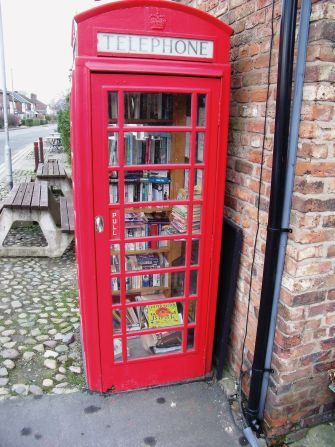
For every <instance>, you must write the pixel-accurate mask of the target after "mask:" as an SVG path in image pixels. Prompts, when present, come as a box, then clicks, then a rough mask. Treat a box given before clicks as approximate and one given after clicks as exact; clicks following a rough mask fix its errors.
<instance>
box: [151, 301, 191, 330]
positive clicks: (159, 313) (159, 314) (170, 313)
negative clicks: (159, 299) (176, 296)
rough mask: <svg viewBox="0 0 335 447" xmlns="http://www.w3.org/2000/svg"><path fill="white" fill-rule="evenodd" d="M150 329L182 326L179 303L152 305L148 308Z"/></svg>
mask: <svg viewBox="0 0 335 447" xmlns="http://www.w3.org/2000/svg"><path fill="white" fill-rule="evenodd" d="M146 311H147V319H148V326H149V328H161V327H169V326H178V325H179V324H182V322H181V319H180V315H179V313H178V308H177V303H162V304H150V305H147V306H146Z"/></svg>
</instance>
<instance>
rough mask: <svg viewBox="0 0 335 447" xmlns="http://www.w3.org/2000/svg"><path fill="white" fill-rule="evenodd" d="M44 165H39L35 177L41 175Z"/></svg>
mask: <svg viewBox="0 0 335 447" xmlns="http://www.w3.org/2000/svg"><path fill="white" fill-rule="evenodd" d="M43 166H44V163H39V164H38V168H37V171H36V175H42V172H43Z"/></svg>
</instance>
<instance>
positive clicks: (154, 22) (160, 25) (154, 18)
mask: <svg viewBox="0 0 335 447" xmlns="http://www.w3.org/2000/svg"><path fill="white" fill-rule="evenodd" d="M166 22H167V19H166V17H165V16H163V15H161V14H159V13H158V12H156V13H155V14H152V15H151V16H150V18H149V23H150V27H151V29H159V30H163V29H164V28H165V25H166Z"/></svg>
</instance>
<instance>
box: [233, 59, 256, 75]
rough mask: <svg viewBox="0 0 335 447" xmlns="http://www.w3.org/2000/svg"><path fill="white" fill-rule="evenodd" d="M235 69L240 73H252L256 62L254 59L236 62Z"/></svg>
mask: <svg viewBox="0 0 335 447" xmlns="http://www.w3.org/2000/svg"><path fill="white" fill-rule="evenodd" d="M233 68H234V70H236V71H238V72H239V73H245V72H246V71H250V70H252V69H253V68H254V62H253V60H252V59H244V60H241V61H238V62H236V63H235V64H234V66H233Z"/></svg>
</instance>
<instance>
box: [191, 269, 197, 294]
mask: <svg viewBox="0 0 335 447" xmlns="http://www.w3.org/2000/svg"><path fill="white" fill-rule="evenodd" d="M197 289H198V271H197V270H191V271H190V295H196V294H197Z"/></svg>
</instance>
